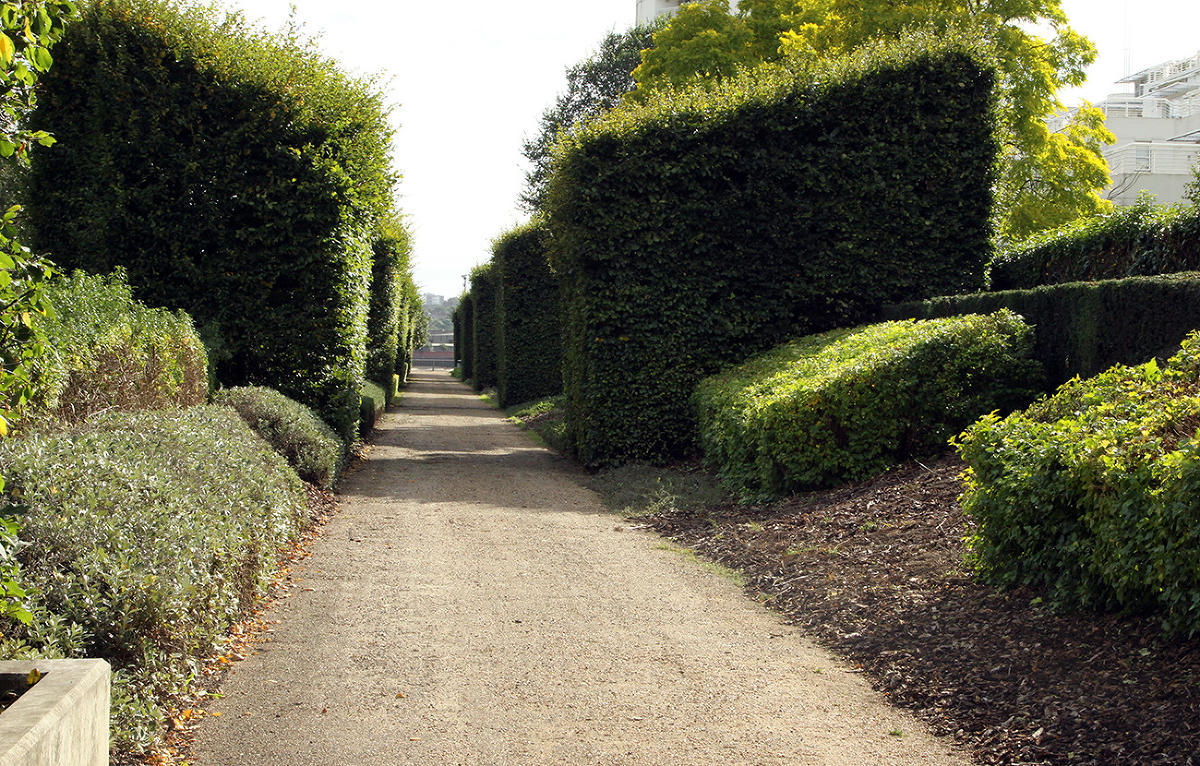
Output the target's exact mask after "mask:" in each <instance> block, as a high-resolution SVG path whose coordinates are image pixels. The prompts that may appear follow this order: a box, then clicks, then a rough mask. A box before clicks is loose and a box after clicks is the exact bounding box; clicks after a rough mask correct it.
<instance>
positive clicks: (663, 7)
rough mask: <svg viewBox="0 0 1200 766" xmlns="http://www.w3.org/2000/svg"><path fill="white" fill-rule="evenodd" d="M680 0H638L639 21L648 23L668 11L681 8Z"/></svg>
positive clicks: (671, 11)
mask: <svg viewBox="0 0 1200 766" xmlns="http://www.w3.org/2000/svg"><path fill="white" fill-rule="evenodd" d="M679 5H680V0H637V23H638V24H647V23H649V22H651V21H654V20H655V19H657V18H658V17H659V16H662V15H663V14H666V13H674V12H675V11H677V10H679Z"/></svg>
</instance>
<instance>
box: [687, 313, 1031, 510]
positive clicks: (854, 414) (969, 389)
mask: <svg viewBox="0 0 1200 766" xmlns="http://www.w3.org/2000/svg"><path fill="white" fill-rule="evenodd" d="M1032 340H1033V339H1032V333H1031V332H1030V328H1029V327H1028V326H1027V325H1025V323H1024V322H1022V321H1021V319H1020V317H1018V316H1016V315H1015V314H1013V313H1011V312H1008V311H1000V312H997V313H995V314H991V315H988V316H978V315H971V316H962V317H954V318H950V319H935V320H930V321H923V322H915V321H901V322H886V323H883V324H876V325H870V326H867V327H859V328H854V329H841V330H834V331H832V332H827V333H823V334H820V335H812V336H808V337H805V338H800V339H798V340H795V341H792V342H790V343H787V344H784V345H783V346H780V347H778V348H776V349H773V350H772V351H769V352H767V353H765V354H762V355H759V356H756V357H753V358H752V359H750V360H749V361H747V362H745V363H743V364H742V365H740V366H737V367H734V368H731V369H729V370H726V371H725V372H722V373H720V374H717V375H714V376H712V377H709V378H706V379H704V380H703V381H701V382H700V384H699V385H698V386H697V387H696V393H695V395H694V396H693V399H692V403H693V406H694V408H695V412H696V418H697V420H698V421H699V423H700V443H701V446H702V448H703V450H704V457H705V460H706V462H707V463H709V465H710V466H712V467H713V468H715V469H716V470H717V471H718V473H719V474H720V476H721V479H722V481H723V482H724V483H725V484H726V485H727V486H728V487H730V489H733V490H735V491H737V492H740V493H741V494H743V495H751V496H763V495H774V494H779V493H783V492H788V491H791V490H798V489H807V488H812V487H819V486H824V485H830V484H836V483H839V482H843V481H848V480H853V479H859V478H863V477H866V476H869V475H871V474H874V473H878V472H879V471H882V470H884V469H886V468H888V467H889V466H891V465H893V464H895V463H897V462H899V461H900V460H902V459H903V458H905V457H907V456H910V455H920V454H925V453H930V452H934V451H937V450H938V449H940V448H943V447H944V445H945V443H946V440H947V438H949V437H950V436H951V435H952V434H954V433H956V432H958V430H960V429H961V428H962V427H963V426H965V425H966V424H968V423H970V422H971V421H972V420H974V419H975V418H977V417H979V416H980V415H981V414H983V413H986V412H989V411H991V410H994V409H997V408H1000V409H1005V408H1011V407H1014V406H1018V405H1021V404H1024V403H1025V402H1027V401H1029V399H1030V398H1032V396H1033V394H1034V391H1035V390H1036V384H1037V381H1038V372H1039V371H1038V367H1037V364H1036V363H1035V362H1033V361H1032V359H1031V358H1030V356H1031V353H1032Z"/></svg>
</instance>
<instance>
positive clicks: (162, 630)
mask: <svg viewBox="0 0 1200 766" xmlns="http://www.w3.org/2000/svg"><path fill="white" fill-rule="evenodd" d="M0 471H2V472H3V473H4V475H5V476H7V477H8V479H9V490H10V492H11V494H10V495H9V496H8V497H7V498H6V500H7V504H8V506H7V508H6V509H5V513H6V514H14V513H15V514H17V515H18V516H19V518H20V519H21V522H22V532H21V537H22V538H23V539H25V540H27V541H28V542H29V545H28V546H26V547H25V548H23V549H22V550H21V552H20V554H19V557H18V558H19V562H20V567H21V579H22V582H23V583H24V584H25V585H26V587H27V588H28V589H29V591H30V593H31V594H32V597H31V601H32V605H33V607H34V608H33V610H32V611H33V612H34V615H35V619H34V621H33V622H32V623H31V624H30V625H29V626H27V627H23V626H19V625H13V624H8V625H6V626H5V627H4V628H3V649H2V652H3V654H4V655H5V656H10V657H11V656H28V655H30V654H34V653H39V652H40V653H44V654H51V655H54V654H59V655H62V654H65V655H69V656H77V657H84V656H87V657H102V658H104V659H107V660H108V661H109V662H111V663H112V664H113V665H114V667H115V669H116V670H117V675H116V676H115V681H114V694H113V697H114V700H115V701H116V702H117V704H116V705H115V707H114V710H113V740H114V746H115V748H116V750H117V752H118V753H120V752H128V751H130V750H137V749H139V748H140V747H144V746H145V745H147V744H149V743H148V741H147V739H148V738H149V737H152V736H153V735H154V734H155V733H157V732H158V731H160V729H159V725H160V724H161V723H162V720H163V716H164V710H165V709H167V708H169V707H170V705H171V696H172V695H173V694H177V693H180V692H182V691H183V690H184V689H185V688H186V687H187V685H188V684H189V683H190V679H191V678H192V677H193V676H194V675H195V674H196V673H198V672H199V670H200V667H201V661H202V659H203V658H205V657H208V656H211V655H212V654H213V652H214V651H215V650H216V648H217V647H218V646H219V645H220V644H219V642H220V641H221V640H222V638H223V636H224V635H225V633H226V631H227V630H228V628H229V625H230V624H231V623H233V622H234V621H236V620H238V619H239V618H241V617H242V616H244V614H245V612H246V610H247V608H248V607H249V606H250V605H251V604H252V603H253V601H254V599H255V598H256V597H257V596H258V595H260V594H261V593H263V591H264V589H265V587H266V585H267V581H268V576H269V574H270V573H271V572H272V570H273V569H274V568H275V567H276V565H277V563H278V561H279V556H280V549H281V546H283V545H284V544H286V543H287V542H289V541H290V540H293V539H294V538H295V536H296V535H297V532H298V530H299V528H300V525H301V524H302V522H303V520H304V519H305V517H306V512H305V496H304V488H303V484H302V483H301V481H300V479H299V478H298V477H297V476H296V473H295V472H294V471H293V470H292V469H291V468H289V467H288V465H287V463H286V462H285V461H284V459H283V458H282V457H280V456H279V455H278V454H277V453H276V452H275V451H274V450H272V449H271V447H270V446H269V445H268V444H267V443H266V442H264V441H263V440H262V439H260V438H259V437H258V436H257V435H255V433H254V432H253V431H251V430H250V428H249V427H248V426H247V425H246V424H245V422H243V420H242V419H241V418H240V417H239V416H238V414H237V413H236V412H235V411H234V410H232V409H231V408H228V407H218V406H201V407H188V408H184V409H180V410H174V411H142V412H132V413H108V414H104V415H98V416H96V417H94V418H93V419H91V420H89V421H88V422H87V423H86V424H83V425H80V426H75V427H72V428H69V429H67V430H64V431H58V432H35V433H32V434H30V435H28V436H26V437H23V438H20V439H13V440H9V441H8V442H7V443H4V444H3V445H0ZM14 504H15V505H14ZM72 624H75V625H77V626H78V628H71V627H70V626H71V625H72Z"/></svg>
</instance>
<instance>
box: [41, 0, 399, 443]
mask: <svg viewBox="0 0 1200 766" xmlns="http://www.w3.org/2000/svg"><path fill="white" fill-rule="evenodd" d="M55 59H56V63H55V65H54V68H53V69H52V70H51V72H50V73H49V75H48V76H47V77H46V78H45V79H44V80H43V82H42V85H41V93H40V99H39V104H38V110H37V113H36V123H37V124H38V125H41V126H44V127H45V128H46V129H48V130H50V131H52V132H53V133H54V134H55V136H56V137H57V138H58V145H57V146H56V147H55V150H54V151H47V152H42V153H41V155H40V157H38V158H37V161H36V162H35V164H34V167H33V171H32V174H31V179H30V180H31V190H30V192H31V193H30V200H31V204H30V209H31V214H32V215H31V220H32V223H33V230H34V235H35V244H36V246H37V247H38V248H39V249H41V250H44V251H49V252H50V253H51V254H52V256H53V257H54V258H55V259H56V260H57V261H58V262H59V263H61V264H63V265H64V266H67V267H70V268H76V267H78V268H83V269H85V270H88V271H92V272H101V273H107V272H109V271H111V270H112V269H113V268H114V267H116V266H124V267H125V268H126V269H127V271H128V273H129V279H130V283H131V285H132V286H133V287H134V290H135V295H136V297H138V298H139V299H141V300H143V301H145V302H146V303H149V304H151V305H160V306H169V307H173V308H182V309H184V310H186V311H187V312H189V313H190V314H191V315H192V316H193V318H194V319H195V320H196V323H197V326H198V328H199V330H200V332H201V335H202V336H203V337H205V338H206V340H207V341H209V342H210V347H211V348H212V349H214V353H213V354H211V358H212V361H213V362H214V363H215V364H216V370H217V376H218V378H219V379H220V381H221V382H223V383H225V384H227V385H236V384H243V383H258V384H262V385H268V386H271V387H272V388H276V389H278V390H280V391H282V392H283V393H285V394H287V395H288V396H291V397H293V398H295V399H298V400H300V401H301V402H303V403H305V404H307V405H309V406H312V407H313V408H314V409H315V410H316V411H317V412H318V413H320V415H321V416H322V417H323V418H325V419H326V420H327V421H328V422H329V423H330V424H331V425H333V426H334V428H335V429H336V430H337V431H338V432H339V433H340V434H341V435H342V436H343V438H350V437H352V436H353V434H354V430H355V423H356V421H357V418H358V404H359V400H358V387H359V383H360V382H361V380H362V378H363V375H364V371H365V364H366V336H367V313H368V303H369V297H368V291H369V284H370V278H371V257H372V253H371V243H372V240H373V237H374V229H375V226H376V224H377V223H378V222H379V221H381V220H384V219H385V218H386V217H387V216H389V215H390V206H391V191H392V185H393V182H394V174H393V172H392V171H391V169H390V166H389V164H390V163H389V158H388V145H389V141H390V137H391V133H392V129H391V128H390V126H389V124H388V110H387V108H386V107H385V105H384V103H383V101H382V97H381V95H380V94H379V92H378V90H377V89H376V88H375V86H374V85H373V83H372V82H370V81H364V80H355V79H352V78H350V77H348V76H347V75H345V74H343V73H342V72H341V71H339V70H338V69H337V67H336V65H335V64H334V63H333V62H332V61H330V60H328V59H326V58H324V57H323V56H322V55H321V54H320V52H319V48H318V47H317V46H314V45H308V44H307V43H306V42H305V41H303V40H299V39H296V38H295V37H293V36H289V35H282V36H281V35H272V34H268V33H265V32H261V31H255V30H253V29H251V28H249V27H247V26H245V25H244V24H243V23H242V22H240V21H238V20H236V19H223V18H219V17H217V16H216V11H214V10H212V9H211V8H187V7H184V6H181V5H179V4H177V3H174V2H169V1H168V0H100V1H99V2H94V3H89V4H87V6H86V7H85V8H84V10H83V12H82V15H81V17H80V19H79V20H78V21H77V22H76V23H74V24H72V25H71V26H70V27H69V28H68V30H67V34H66V35H65V36H64V38H63V40H62V42H61V43H60V44H59V46H58V47H57V48H56V49H55ZM217 350H219V351H220V353H216V351H217Z"/></svg>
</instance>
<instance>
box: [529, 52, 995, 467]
mask: <svg viewBox="0 0 1200 766" xmlns="http://www.w3.org/2000/svg"><path fill="white" fill-rule="evenodd" d="M994 84H995V72H994V69H993V68H992V67H991V66H990V65H989V64H988V63H986V60H985V58H984V56H983V55H982V54H980V53H979V52H978V51H977V50H976V48H975V47H974V46H973V44H970V43H961V42H956V41H953V40H930V39H925V38H919V39H918V38H913V39H906V40H905V41H904V42H903V43H900V44H896V45H895V46H880V47H875V48H869V49H863V50H861V51H859V52H857V53H856V54H855V55H854V56H853V57H852V58H849V59H845V60H842V61H837V62H828V63H826V64H822V65H820V67H819V68H818V69H816V70H814V71H809V72H806V73H805V74H804V75H803V76H799V77H795V76H791V75H786V74H781V73H773V72H771V71H767V70H754V71H752V72H750V73H747V74H746V75H745V76H743V77H740V78H731V79H729V80H727V81H724V82H722V83H721V84H719V85H715V86H712V87H706V88H697V89H694V90H689V91H681V92H671V93H666V94H663V95H660V96H657V97H656V100H652V101H651V102H650V103H649V104H647V105H646V106H644V107H640V108H636V109H635V108H629V109H618V110H617V111H616V112H613V113H611V114H609V115H606V116H604V117H601V118H599V119H597V120H595V121H593V122H591V123H589V124H588V125H586V126H584V127H582V128H579V129H577V130H574V131H572V132H571V133H570V134H569V135H567V136H564V137H563V138H562V141H561V143H560V145H559V148H558V150H557V156H556V165H555V171H554V174H553V176H552V177H551V179H550V182H549V188H548V192H547V198H546V210H547V211H548V215H549V221H550V227H551V229H552V231H553V233H554V238H553V245H552V250H553V253H554V267H555V269H556V271H557V272H558V274H559V275H560V277H561V278H562V281H563V284H564V288H565V292H564V295H565V309H566V310H565V333H564V335H565V351H564V354H565V361H564V379H565V388H566V394H567V412H568V418H569V420H568V423H569V428H570V431H571V437H572V440H573V441H574V443H575V446H576V448H577V449H578V452H579V456H580V458H581V460H582V461H583V462H584V463H585V464H587V465H590V466H598V465H603V464H613V463H619V462H623V461H627V460H665V459H670V458H671V457H673V456H676V455H679V454H680V453H686V452H689V451H691V450H692V449H694V446H695V433H696V424H695V420H694V417H693V414H692V410H691V408H690V407H689V406H688V396H689V395H690V394H691V391H692V388H693V387H694V386H695V384H696V382H697V381H699V380H700V378H702V377H703V376H705V375H707V374H710V373H712V372H715V371H716V370H718V369H720V367H721V366H722V365H724V364H728V363H729V362H735V361H739V360H740V359H743V358H745V357H746V356H747V355H748V354H749V353H753V352H755V351H758V350H761V349H764V348H769V347H771V346H773V345H775V344H778V343H780V342H782V341H783V340H785V339H786V338H788V337H795V336H796V335H798V334H804V333H811V332H818V331H822V330H828V329H831V328H834V327H845V326H849V325H853V324H857V323H860V322H863V321H866V320H868V319H871V318H873V317H874V316H875V315H876V312H877V311H878V310H879V307H880V306H881V305H882V304H883V303H885V302H894V301H899V300H908V299H915V298H921V297H927V296H931V295H938V294H949V293H957V292H963V291H967V290H971V289H978V288H979V287H981V286H982V284H983V267H984V263H985V262H986V261H987V259H988V257H989V253H990V244H989V243H990V234H991V228H990V220H991V212H992V180H993V176H994V172H993V171H994V167H995V158H996V154H997V150H998V145H997V140H996V131H995V127H996V124H995V118H994V110H993V105H994V101H993V99H994Z"/></svg>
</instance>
